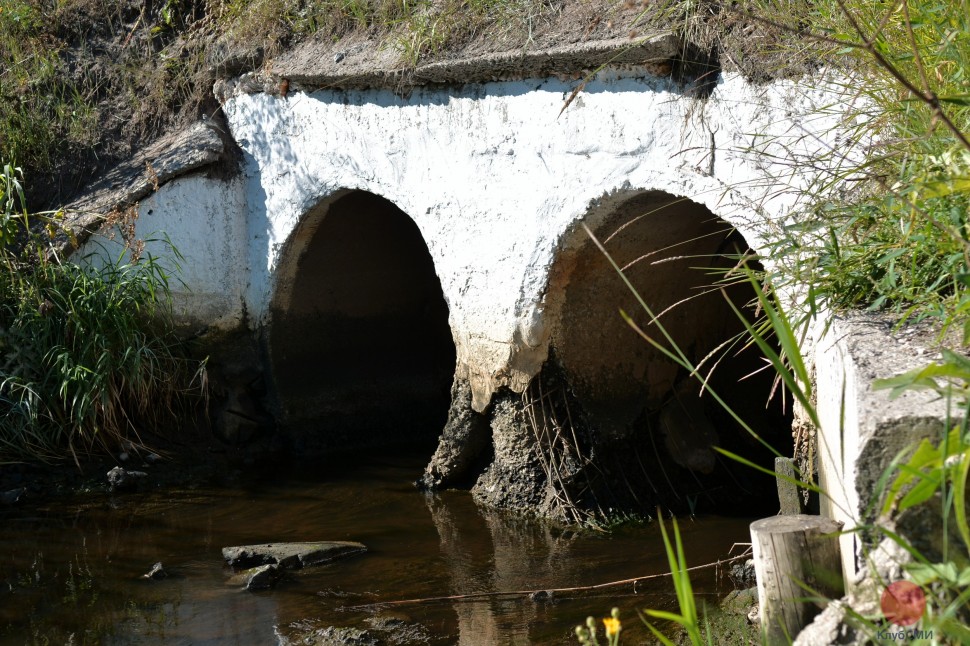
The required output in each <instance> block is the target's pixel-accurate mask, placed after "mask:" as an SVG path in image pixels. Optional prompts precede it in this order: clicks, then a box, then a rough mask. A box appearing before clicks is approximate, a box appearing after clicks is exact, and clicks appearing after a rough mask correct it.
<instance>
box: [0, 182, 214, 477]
mask: <svg viewBox="0 0 970 646" xmlns="http://www.w3.org/2000/svg"><path fill="white" fill-rule="evenodd" d="M18 170H19V169H13V168H12V167H10V166H9V165H7V166H6V167H5V172H4V173H3V175H2V176H0V206H3V218H2V219H0V222H2V224H3V225H4V226H3V227H2V230H3V231H4V233H5V235H4V238H3V241H0V459H2V458H6V459H23V458H39V459H44V460H49V459H54V458H58V457H61V456H64V455H66V454H70V455H72V456H73V457H74V458H75V460H77V458H78V455H79V454H82V453H89V452H92V451H98V450H106V451H113V450H115V449H117V448H118V447H120V446H125V445H127V443H129V442H132V443H135V444H137V445H143V443H144V442H143V438H142V433H143V432H145V431H150V432H153V433H155V434H156V435H157V434H159V433H164V428H165V425H167V424H174V423H175V421H176V420H177V414H178V413H180V412H184V411H185V410H186V409H187V407H189V406H191V405H192V404H193V402H195V401H199V400H200V398H201V397H202V396H203V395H204V392H205V383H204V376H205V373H204V368H203V366H200V365H199V364H198V363H197V362H192V361H190V360H188V359H187V358H186V357H185V354H184V352H183V349H182V346H181V344H180V342H179V340H178V338H177V337H176V335H175V334H174V332H173V328H172V324H171V322H170V318H169V291H168V285H169V282H168V281H169V277H168V275H167V274H166V273H165V271H164V270H163V269H162V267H161V266H160V264H159V263H158V262H157V261H156V259H155V258H153V257H151V256H147V257H144V258H137V254H124V255H122V256H121V257H118V258H116V259H115V260H114V261H111V262H107V263H105V264H103V265H100V266H99V265H97V264H93V263H92V264H85V263H83V262H82V263H81V264H75V263H71V262H66V261H62V260H60V259H59V258H57V257H56V256H52V255H49V254H48V253H45V251H46V245H44V243H43V241H42V240H40V239H38V237H37V236H35V235H30V234H27V233H26V232H25V231H26V230H27V229H28V228H29V226H28V225H29V224H30V223H29V221H28V220H29V219H30V217H31V216H29V215H28V214H27V212H26V209H25V208H24V207H23V191H22V188H21V186H20V178H19V176H18V172H17V171H18ZM38 217H39V218H41V219H46V220H47V224H48V226H49V227H53V226H54V222H55V220H56V214H54V215H51V214H47V215H44V214H42V215H40V216H38ZM11 234H13V235H11ZM25 238H26V241H24V239H25ZM14 239H16V240H17V242H13V240H14ZM173 253H174V251H173ZM133 256H134V257H133Z"/></svg>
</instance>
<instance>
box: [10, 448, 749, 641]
mask: <svg viewBox="0 0 970 646" xmlns="http://www.w3.org/2000/svg"><path fill="white" fill-rule="evenodd" d="M425 459H426V456H421V455H415V456H400V455H399V456H394V457H393V458H389V457H383V458H381V457H369V458H368V459H367V463H366V464H359V463H357V461H356V460H350V459H344V460H342V461H341V462H340V464H336V465H325V466H321V465H313V466H309V465H305V466H303V467H302V468H299V469H297V468H292V467H290V468H287V469H285V470H284V471H285V477H281V473H280V471H275V472H273V473H264V474H261V475H243V474H237V476H236V477H235V478H233V479H230V481H229V482H227V483H225V484H223V485H220V486H217V487H213V486H206V487H199V488H196V489H181V490H174V491H172V490H169V491H165V492H153V493H133V494H125V495H121V494H113V495H107V494H88V495H86V496H84V497H79V498H75V499H71V500H64V499H60V500H57V501H55V502H51V503H47V504H45V505H44V506H41V507H38V506H34V507H31V506H24V507H15V508H8V509H4V510H2V511H0V554H2V555H3V557H2V559H0V644H25V643H29V644H35V643H37V644H40V643H51V644H64V643H72V644H88V643H90V644H241V645H242V644H261V645H262V644H273V643H327V644H329V643H338V644H344V643H353V644H405V643H406V644H455V643H458V644H476V645H482V646H484V645H487V644H566V643H575V642H574V639H575V638H574V637H572V630H573V627H574V626H575V625H576V624H577V623H579V622H581V621H582V620H583V619H584V618H585V617H586V616H587V615H589V614H595V615H596V616H600V617H602V616H606V614H607V613H608V612H609V608H610V607H612V606H614V605H617V606H619V607H620V609H621V612H622V614H623V617H624V618H625V619H626V621H625V622H624V627H625V629H627V632H626V633H625V639H624V641H625V642H628V643H637V639H636V637H637V636H639V637H644V638H645V637H646V633H645V630H643V629H642V626H640V625H639V622H638V621H637V620H636V619H635V618H634V617H635V610H636V609H641V608H645V607H664V608H672V604H673V603H674V598H673V595H672V590H671V588H670V583H669V580H667V579H659V580H653V581H649V582H647V583H641V584H639V585H638V586H637V588H636V591H635V592H634V590H633V588H632V587H631V586H625V587H621V588H615V589H611V590H607V591H599V592H596V593H587V594H585V595H583V596H574V597H573V598H570V597H569V595H564V594H553V595H544V594H539V595H533V597H532V598H529V597H528V596H525V595H523V596H522V597H517V598H512V599H508V598H506V599H482V600H475V601H463V602H458V601H449V602H439V603H431V604H411V605H400V606H385V607H381V606H379V605H373V604H378V603H379V602H387V601H392V600H398V599H409V598H417V597H435V596H442V595H453V594H465V593H476V592H489V591H509V590H546V589H550V588H560V587H569V586H580V585H589V584H595V583H602V582H606V581H611V580H616V579H625V578H630V577H634V576H641V575H648V574H652V573H657V572H663V571H665V570H666V569H667V566H666V557H665V555H664V553H663V548H662V543H661V541H660V536H659V529H658V527H657V526H656V525H655V524H647V525H641V526H627V527H623V528H620V529H617V530H614V531H613V532H612V533H609V534H606V533H598V532H587V531H576V530H575V529H568V528H562V527H557V526H552V525H548V524H543V523H541V522H538V521H534V520H525V519H522V518H516V517H512V516H509V515H507V514H504V513H501V512H495V511H490V510H487V509H483V508H479V507H477V506H476V505H475V504H474V503H473V502H472V500H471V497H470V495H469V494H468V493H466V492H445V493H442V494H439V495H436V496H430V495H426V494H423V493H420V492H418V491H417V490H416V489H415V488H414V487H413V486H412V484H411V483H412V481H413V480H414V479H415V478H416V477H417V476H418V475H419V474H420V473H421V469H422V467H423V466H424V461H425ZM747 523H748V520H746V519H719V518H706V519H697V520H695V521H690V520H685V521H683V530H684V535H685V542H686V550H687V554H688V560H689V561H690V563H691V564H700V563H704V562H708V561H712V560H715V559H716V558H718V557H719V556H723V555H724V554H725V553H726V552H727V550H728V549H729V548H730V546H731V544H732V543H734V542H735V541H746V540H747ZM305 540H355V541H361V542H363V543H364V544H366V545H367V546H368V548H369V552H368V553H366V554H363V555H360V556H355V557H352V558H350V559H347V560H344V561H339V562H335V563H331V564H328V565H323V566H318V567H313V568H306V569H303V570H297V571H292V572H287V573H286V576H285V578H283V580H282V581H280V582H279V583H278V584H277V586H276V587H275V588H274V589H271V590H267V591H262V592H258V593H254V592H247V591H243V590H240V589H239V588H238V587H237V586H233V585H229V584H228V582H229V579H230V577H231V575H232V572H231V570H230V569H229V568H228V567H226V566H225V565H224V563H223V561H222V557H221V554H220V549H221V548H222V547H224V546H226V545H239V544H250V543H262V542H274V541H275V542H279V541H305ZM159 561H160V562H162V564H163V566H164V569H165V571H166V573H167V574H168V576H167V577H165V578H161V579H158V580H153V579H147V578H143V577H142V575H144V574H146V573H148V572H149V571H150V570H151V569H152V566H153V564H154V563H156V562H159ZM694 579H695V585H696V586H697V590H698V591H699V595H700V596H701V597H703V598H705V599H711V600H714V599H716V598H717V597H718V596H720V595H724V594H726V593H727V592H728V591H729V590H730V589H731V588H730V584H729V583H728V582H727V581H726V580H721V581H720V582H718V581H716V580H715V578H714V576H713V571H711V572H710V573H709V574H707V575H706V576H695V577H694ZM362 606H363V607H362ZM333 627H336V628H333ZM331 638H333V640H336V641H328V640H329V639H331Z"/></svg>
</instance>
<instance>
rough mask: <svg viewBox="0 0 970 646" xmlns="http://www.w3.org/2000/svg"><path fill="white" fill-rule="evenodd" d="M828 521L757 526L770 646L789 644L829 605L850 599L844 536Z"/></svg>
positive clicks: (794, 518) (780, 519)
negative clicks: (842, 543) (842, 552)
mask: <svg viewBox="0 0 970 646" xmlns="http://www.w3.org/2000/svg"><path fill="white" fill-rule="evenodd" d="M841 529H842V524H841V523H838V522H836V521H834V520H831V519H829V518H823V517H822V516H806V515H804V514H798V515H791V516H773V517H771V518H763V519H762V520H756V521H755V522H753V523H751V545H752V547H753V549H754V568H755V574H756V576H757V578H758V602H759V604H760V606H761V630H762V633H763V634H764V636H765V641H766V643H767V644H769V645H774V644H789V643H791V641H792V640H793V639H794V638H795V636H796V635H798V633H799V632H800V631H801V629H802V628H804V627H805V626H806V625H808V623H809V622H810V621H811V620H812V619H813V618H814V617H815V615H817V614H818V613H819V612H820V611H821V609H822V607H823V606H824V600H825V599H827V598H828V599H831V598H838V597H841V596H842V595H843V594H844V589H845V586H844V583H843V580H842V560H841V557H840V550H839V537H838V532H839V531H840V530H841Z"/></svg>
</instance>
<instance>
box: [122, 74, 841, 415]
mask: <svg viewBox="0 0 970 646" xmlns="http://www.w3.org/2000/svg"><path fill="white" fill-rule="evenodd" d="M574 86H575V83H574V82H565V81H561V80H558V79H551V78H547V79H532V80H521V81H508V82H495V83H487V84H474V85H467V86H464V87H461V88H455V87H435V88H425V89H418V90H415V91H414V92H413V93H412V94H410V95H409V96H408V97H406V98H402V97H400V96H397V95H395V94H394V93H392V92H390V91H386V90H361V91H327V90H319V91H316V92H312V93H309V94H307V93H298V92H291V93H290V94H289V95H288V96H286V97H285V98H284V97H280V96H270V95H267V94H253V95H246V94H241V95H237V96H234V97H231V98H229V99H228V101H227V102H226V103H225V105H224V106H223V108H224V111H225V114H226V117H227V121H228V124H229V127H230V129H231V134H232V136H233V137H234V138H235V140H236V141H237V142H238V144H239V146H240V147H241V149H242V151H243V158H244V161H243V170H242V174H241V178H237V179H234V180H232V181H229V182H228V183H225V182H220V181H217V180H210V179H205V178H202V177H198V176H194V177H193V176H189V177H184V178H179V179H176V180H173V181H172V182H170V183H168V184H166V185H164V186H163V187H162V188H161V189H160V190H159V191H158V192H157V193H155V194H154V195H152V196H151V197H150V198H148V199H145V200H143V201H142V202H141V205H140V214H141V217H140V219H139V221H138V232H139V235H145V234H147V233H149V232H153V231H164V232H165V233H166V234H167V235H168V237H169V238H170V239H171V240H172V242H173V243H174V244H175V245H176V247H177V248H178V249H179V250H180V252H181V253H182V255H183V256H184V262H183V263H182V265H183V274H182V279H183V280H184V283H185V288H182V287H179V286H176V290H175V291H176V297H177V299H178V308H179V311H180V312H181V313H182V314H183V315H185V316H187V317H188V318H189V319H191V320H193V321H195V320H198V321H200V322H202V321H204V320H208V321H209V322H212V323H216V324H219V325H224V326H227V327H228V326H231V325H233V324H235V323H238V322H239V321H240V320H242V319H243V312H244V311H245V312H246V314H247V315H248V316H247V319H246V320H247V321H248V324H249V325H251V326H253V328H254V329H256V328H259V327H260V326H262V325H264V324H265V323H266V322H267V317H268V316H269V313H270V304H271V301H272V299H273V296H274V292H275V290H277V289H278V288H279V286H280V283H281V281H285V280H286V279H287V278H286V277H281V276H279V275H278V273H277V269H278V267H280V266H281V257H280V256H281V253H280V252H281V249H282V248H283V247H284V245H285V244H286V242H287V240H288V238H289V236H290V235H291V234H292V232H293V231H294V228H295V227H296V225H297V224H298V223H299V222H300V220H301V218H302V217H303V216H304V214H306V213H307V212H308V211H309V210H310V209H311V208H312V207H313V206H314V205H316V204H318V203H319V202H320V201H321V200H324V199H326V198H327V197H328V196H330V195H333V194H334V193H335V192H337V191H339V190H342V189H359V190H364V191H369V192H372V193H376V194H378V195H381V196H383V197H385V198H387V199H389V200H390V201H392V202H394V203H395V204H396V205H397V206H398V207H400V208H401V209H402V210H403V211H404V212H405V213H407V214H408V215H409V216H410V217H411V218H412V219H413V220H414V221H415V222H416V224H417V226H418V227H419V229H420V231H421V233H422V235H423V236H424V239H425V241H426V243H427V245H428V249H429V250H430V253H431V256H432V258H433V260H434V263H435V268H436V271H437V274H438V276H439V278H440V280H441V286H442V289H443V291H444V296H445V299H446V301H447V303H448V306H449V309H450V324H451V329H452V334H453V337H454V340H455V344H456V347H457V351H458V364H459V366H458V372H459V376H463V377H467V378H468V379H469V380H470V381H471V384H472V388H473V396H474V402H473V405H474V408H475V409H476V410H483V409H484V407H485V406H486V405H487V404H488V402H489V400H490V397H491V395H492V393H493V392H494V391H495V390H496V389H497V388H499V387H500V386H503V385H506V386H510V387H512V388H513V389H515V390H521V389H522V388H523V387H524V386H525V385H526V384H527V383H528V381H529V379H530V378H531V377H532V376H534V375H535V374H536V373H537V372H538V369H539V367H540V366H541V364H542V362H543V361H544V360H545V358H546V356H547V350H548V338H549V329H548V327H549V325H548V323H549V322H548V320H547V318H548V317H547V314H546V311H545V308H546V305H547V304H548V302H549V300H550V295H549V294H546V293H545V288H546V284H547V274H548V270H549V268H550V266H551V265H552V263H553V260H554V259H555V258H556V255H557V252H558V251H559V250H560V246H561V245H562V244H565V242H564V241H566V240H567V239H568V240H569V241H571V242H569V243H568V244H577V242H576V239H577V237H576V236H575V235H572V236H567V235H566V234H567V232H570V231H573V232H574V231H575V227H576V224H577V223H578V222H581V221H583V220H584V217H585V216H586V215H587V213H588V212H589V211H590V209H591V208H592V207H594V206H595V205H596V204H597V203H598V201H600V200H601V199H602V198H604V197H606V196H609V195H610V194H612V193H615V192H617V191H633V190H640V189H642V190H661V191H666V192H668V193H670V194H673V195H675V196H683V197H687V198H690V199H691V200H694V201H696V202H698V203H701V204H704V205H705V206H707V207H708V208H709V209H710V210H711V211H712V212H714V213H715V214H717V215H718V216H720V217H721V218H723V219H724V220H726V221H727V222H729V223H731V224H732V225H735V226H737V227H738V228H739V229H740V230H741V231H742V233H743V234H744V235H745V237H746V239H747V241H748V242H749V244H750V245H751V246H752V247H753V248H755V249H756V250H765V249H766V245H765V243H764V241H765V240H766V239H770V238H771V236H772V235H773V234H772V231H773V227H775V226H777V224H778V222H779V221H780V220H782V219H784V218H786V217H787V216H788V215H789V214H790V213H791V212H792V210H793V208H794V207H795V206H796V203H795V199H796V194H797V192H798V190H799V189H800V188H804V187H806V186H808V185H809V184H810V182H812V181H813V179H814V176H813V175H812V174H811V173H808V174H806V173H805V172H803V171H804V168H806V167H804V166H802V167H800V166H798V164H797V161H798V160H799V159H800V158H802V157H804V156H817V155H818V154H819V153H820V152H824V151H828V150H832V149H838V148H839V144H838V141H837V139H836V136H837V135H836V132H837V130H838V126H839V123H840V119H841V118H842V117H841V107H840V108H839V109H838V110H833V109H831V108H830V107H829V106H830V104H831V103H832V94H830V93H829V92H827V91H826V90H825V89H824V87H823V84H822V83H821V81H819V80H818V79H815V80H813V81H811V82H801V83H798V82H792V81H778V82H775V83H773V84H771V85H767V86H752V85H750V84H748V83H746V82H745V81H744V80H743V79H742V78H740V77H739V76H732V75H727V76H726V77H725V78H723V79H722V80H721V81H720V83H719V84H718V86H717V87H716V89H715V90H714V93H713V95H712V96H711V97H710V98H708V99H706V100H697V99H692V98H685V97H684V96H682V95H681V94H680V93H679V92H678V90H677V88H676V87H675V86H674V85H673V84H672V83H671V82H670V81H668V80H665V79H659V78H655V77H650V76H636V75H635V74H633V73H630V72H625V73H622V74H621V73H618V72H610V71H605V72H601V73H600V74H599V75H598V76H597V77H596V78H595V79H593V80H591V81H590V82H588V83H587V85H586V88H585V91H584V92H582V93H581V94H580V95H578V96H577V97H576V98H575V100H574V101H572V103H571V104H570V105H569V107H568V108H567V109H565V110H564V111H563V105H564V101H565V99H566V98H567V96H568V95H569V94H570V93H571V91H572V89H573V87H574ZM561 111H562V113H561V114H560V112H561ZM754 150H758V151H759V152H765V153H767V154H766V155H761V156H757V155H754V154H752V153H753V151H754ZM151 248H152V247H151V246H150V249H151Z"/></svg>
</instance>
